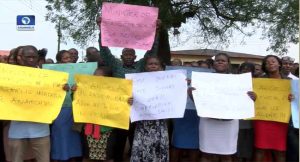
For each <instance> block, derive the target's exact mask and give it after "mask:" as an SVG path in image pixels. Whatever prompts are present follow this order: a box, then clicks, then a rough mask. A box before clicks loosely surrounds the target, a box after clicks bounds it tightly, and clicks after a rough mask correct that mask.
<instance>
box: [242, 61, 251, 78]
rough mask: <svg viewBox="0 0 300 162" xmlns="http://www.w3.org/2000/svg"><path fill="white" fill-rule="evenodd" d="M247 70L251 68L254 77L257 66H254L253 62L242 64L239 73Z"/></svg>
mask: <svg viewBox="0 0 300 162" xmlns="http://www.w3.org/2000/svg"><path fill="white" fill-rule="evenodd" d="M245 68H249V69H250V71H251V74H252V76H253V74H254V72H255V66H254V64H253V63H251V62H244V63H242V64H241V65H240V67H239V73H241V71H242V70H243V69H245Z"/></svg>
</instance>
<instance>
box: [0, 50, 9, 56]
mask: <svg viewBox="0 0 300 162" xmlns="http://www.w3.org/2000/svg"><path fill="white" fill-rule="evenodd" d="M8 55H9V51H8V50H0V56H8Z"/></svg>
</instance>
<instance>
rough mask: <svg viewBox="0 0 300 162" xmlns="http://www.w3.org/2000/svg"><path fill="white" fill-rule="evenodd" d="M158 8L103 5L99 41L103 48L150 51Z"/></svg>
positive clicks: (115, 4) (114, 4)
mask: <svg viewBox="0 0 300 162" xmlns="http://www.w3.org/2000/svg"><path fill="white" fill-rule="evenodd" d="M157 18H158V8H155V7H145V6H136V5H128V4H117V3H107V2H105V3H103V5H102V18H101V19H102V20H101V38H102V39H101V41H102V45H103V46H111V47H126V48H136V49H143V50H149V49H151V47H152V45H153V42H154V37H155V31H156V21H157Z"/></svg>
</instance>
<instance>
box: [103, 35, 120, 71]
mask: <svg viewBox="0 0 300 162" xmlns="http://www.w3.org/2000/svg"><path fill="white" fill-rule="evenodd" d="M99 50H100V56H101V58H102V59H103V61H104V63H105V64H106V65H108V66H110V67H112V68H113V70H114V68H117V67H118V66H122V62H121V61H120V60H119V59H117V58H115V56H114V55H113V54H112V53H111V51H110V49H109V48H108V47H106V46H102V42H101V33H99Z"/></svg>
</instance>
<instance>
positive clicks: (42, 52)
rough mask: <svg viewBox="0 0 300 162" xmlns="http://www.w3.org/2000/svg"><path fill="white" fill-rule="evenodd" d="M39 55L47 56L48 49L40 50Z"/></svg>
mask: <svg viewBox="0 0 300 162" xmlns="http://www.w3.org/2000/svg"><path fill="white" fill-rule="evenodd" d="M38 55H39V58H46V56H47V49H45V48H43V49H40V50H38Z"/></svg>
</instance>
